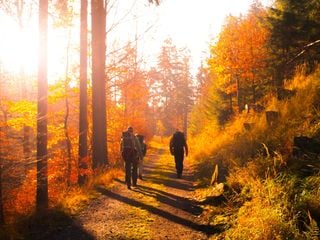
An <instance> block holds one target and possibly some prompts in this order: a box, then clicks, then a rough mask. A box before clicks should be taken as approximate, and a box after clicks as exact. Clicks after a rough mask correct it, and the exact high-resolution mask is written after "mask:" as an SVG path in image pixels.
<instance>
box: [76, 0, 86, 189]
mask: <svg viewBox="0 0 320 240" xmlns="http://www.w3.org/2000/svg"><path fill="white" fill-rule="evenodd" d="M87 18H88V0H81V16H80V116H79V159H78V165H79V166H78V167H79V172H78V184H79V185H83V184H84V182H85V181H86V178H87V176H86V174H85V173H84V172H85V171H82V170H84V169H87V168H88V166H87V159H88V140H87V135H88V108H87V104H88V94H87V74H88V73H87V66H88V65H87V60H88V19H87Z"/></svg>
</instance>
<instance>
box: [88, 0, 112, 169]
mask: <svg viewBox="0 0 320 240" xmlns="http://www.w3.org/2000/svg"><path fill="white" fill-rule="evenodd" d="M104 2H105V1H104V0H91V12H92V13H91V14H92V15H91V17H92V21H91V24H92V126H93V130H92V141H93V142H92V166H93V168H94V169H96V168H98V167H103V166H104V165H106V164H107V162H108V156H107V128H106V123H107V120H106V83H105V52H106V43H105V40H106V11H105V5H104Z"/></svg>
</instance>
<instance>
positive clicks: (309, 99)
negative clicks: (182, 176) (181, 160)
mask: <svg viewBox="0 0 320 240" xmlns="http://www.w3.org/2000/svg"><path fill="white" fill-rule="evenodd" d="M319 79H320V70H318V71H317V72H315V73H314V74H313V75H310V76H308V77H306V76H305V75H304V69H303V68H302V69H299V71H297V73H296V75H295V77H294V78H293V79H292V80H290V81H289V80H288V81H287V82H286V84H285V85H286V88H287V89H290V90H295V91H296V92H295V95H294V96H292V97H291V98H288V99H285V100H281V101H280V100H278V99H277V98H276V97H275V96H273V95H272V94H270V95H268V96H266V97H265V99H263V100H262V102H263V103H264V105H265V108H266V110H272V111H277V112H279V119H278V121H277V122H276V124H275V125H273V126H272V127H270V126H268V124H267V122H266V116H265V113H264V112H262V113H242V114H238V115H237V116H235V117H234V119H233V120H232V121H230V122H229V123H228V124H226V125H225V126H224V127H223V128H221V129H217V127H216V126H215V123H213V124H212V125H210V124H208V126H206V130H205V131H202V132H200V133H198V134H197V135H195V136H193V138H190V140H189V142H190V143H191V144H190V145H191V146H192V151H191V157H192V160H193V163H194V165H195V166H196V170H197V172H198V175H197V176H198V177H199V178H200V179H201V181H200V182H201V183H202V184H203V185H207V186H209V185H210V182H211V175H212V174H213V172H214V169H215V167H216V164H218V165H219V168H221V166H222V167H224V168H225V169H227V173H228V175H227V179H226V181H225V184H226V186H227V187H226V189H227V191H226V192H225V193H223V195H224V196H225V197H226V199H227V200H226V203H224V204H222V205H221V206H215V207H210V208H209V211H211V218H210V222H211V224H213V225H217V224H218V225H219V224H220V223H223V224H224V225H225V226H226V229H228V230H227V231H226V232H224V235H223V236H224V239H266V240H268V239H318V237H319V235H320V231H319V221H320V218H319V216H320V211H319V209H320V205H319V201H318V199H319V197H320V190H319V189H320V180H319V176H318V175H314V176H310V177H307V178H301V176H300V173H299V171H300V169H301V166H302V164H305V163H303V162H302V161H301V160H299V159H298V158H292V148H293V138H294V136H300V135H304V136H309V137H320V108H319V106H320V105H319V103H318V102H319V98H320V81H319ZM244 123H250V124H251V126H252V128H251V129H250V130H248V129H245V128H244ZM290 161H291V162H290ZM292 161H294V166H295V168H291V167H290V166H291V165H289V163H290V164H292ZM219 174H220V173H219ZM212 188H214V186H209V187H208V188H207V190H205V189H202V190H201V192H200V193H198V195H199V194H200V195H201V197H202V198H205V196H210V195H212ZM226 207H227V209H228V210H226ZM224 212H230V214H231V216H229V215H228V216H226V215H225V214H224ZM215 237H216V236H215ZM213 239H220V238H219V237H217V238H213Z"/></svg>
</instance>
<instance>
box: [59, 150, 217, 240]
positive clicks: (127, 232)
mask: <svg viewBox="0 0 320 240" xmlns="http://www.w3.org/2000/svg"><path fill="white" fill-rule="evenodd" d="M145 160H146V161H145V174H144V180H139V181H138V186H137V187H136V188H133V189H132V190H128V189H127V188H126V185H125V183H124V181H123V179H124V176H123V178H122V179H116V180H115V185H114V187H113V188H112V190H107V189H105V188H100V189H98V191H99V192H100V193H101V197H100V198H98V199H96V200H94V201H93V202H92V203H91V204H90V205H89V206H88V207H87V208H86V210H84V211H83V212H82V213H81V214H80V215H79V216H78V217H77V218H78V219H77V222H78V223H77V225H78V229H80V228H81V229H82V233H81V234H80V233H79V231H77V233H76V232H75V230H73V229H74V227H73V228H72V227H70V229H69V230H67V229H66V230H65V231H63V232H61V234H60V236H59V237H57V238H55V239H208V237H209V235H211V234H213V233H215V229H213V227H210V226H207V225H206V223H205V222H203V221H202V220H201V217H200V214H201V213H202V211H203V209H202V208H201V206H200V205H198V204H196V202H195V201H193V200H192V193H193V181H192V180H193V179H192V171H191V169H190V167H188V165H187V164H186V166H185V170H184V173H183V177H182V179H177V178H176V174H175V169H174V161H173V159H172V157H171V156H169V155H168V154H167V153H166V152H164V150H161V149H158V150H153V151H151V152H150V153H149V154H148V156H147V159H145Z"/></svg>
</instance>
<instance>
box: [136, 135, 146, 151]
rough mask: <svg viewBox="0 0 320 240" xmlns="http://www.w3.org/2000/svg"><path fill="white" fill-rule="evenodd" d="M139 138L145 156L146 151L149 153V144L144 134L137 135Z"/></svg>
mask: <svg viewBox="0 0 320 240" xmlns="http://www.w3.org/2000/svg"><path fill="white" fill-rule="evenodd" d="M137 138H138V140H139V143H140V146H141V151H142V154H143V156H145V155H146V153H147V145H146V144H145V143H144V136H143V135H137Z"/></svg>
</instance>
